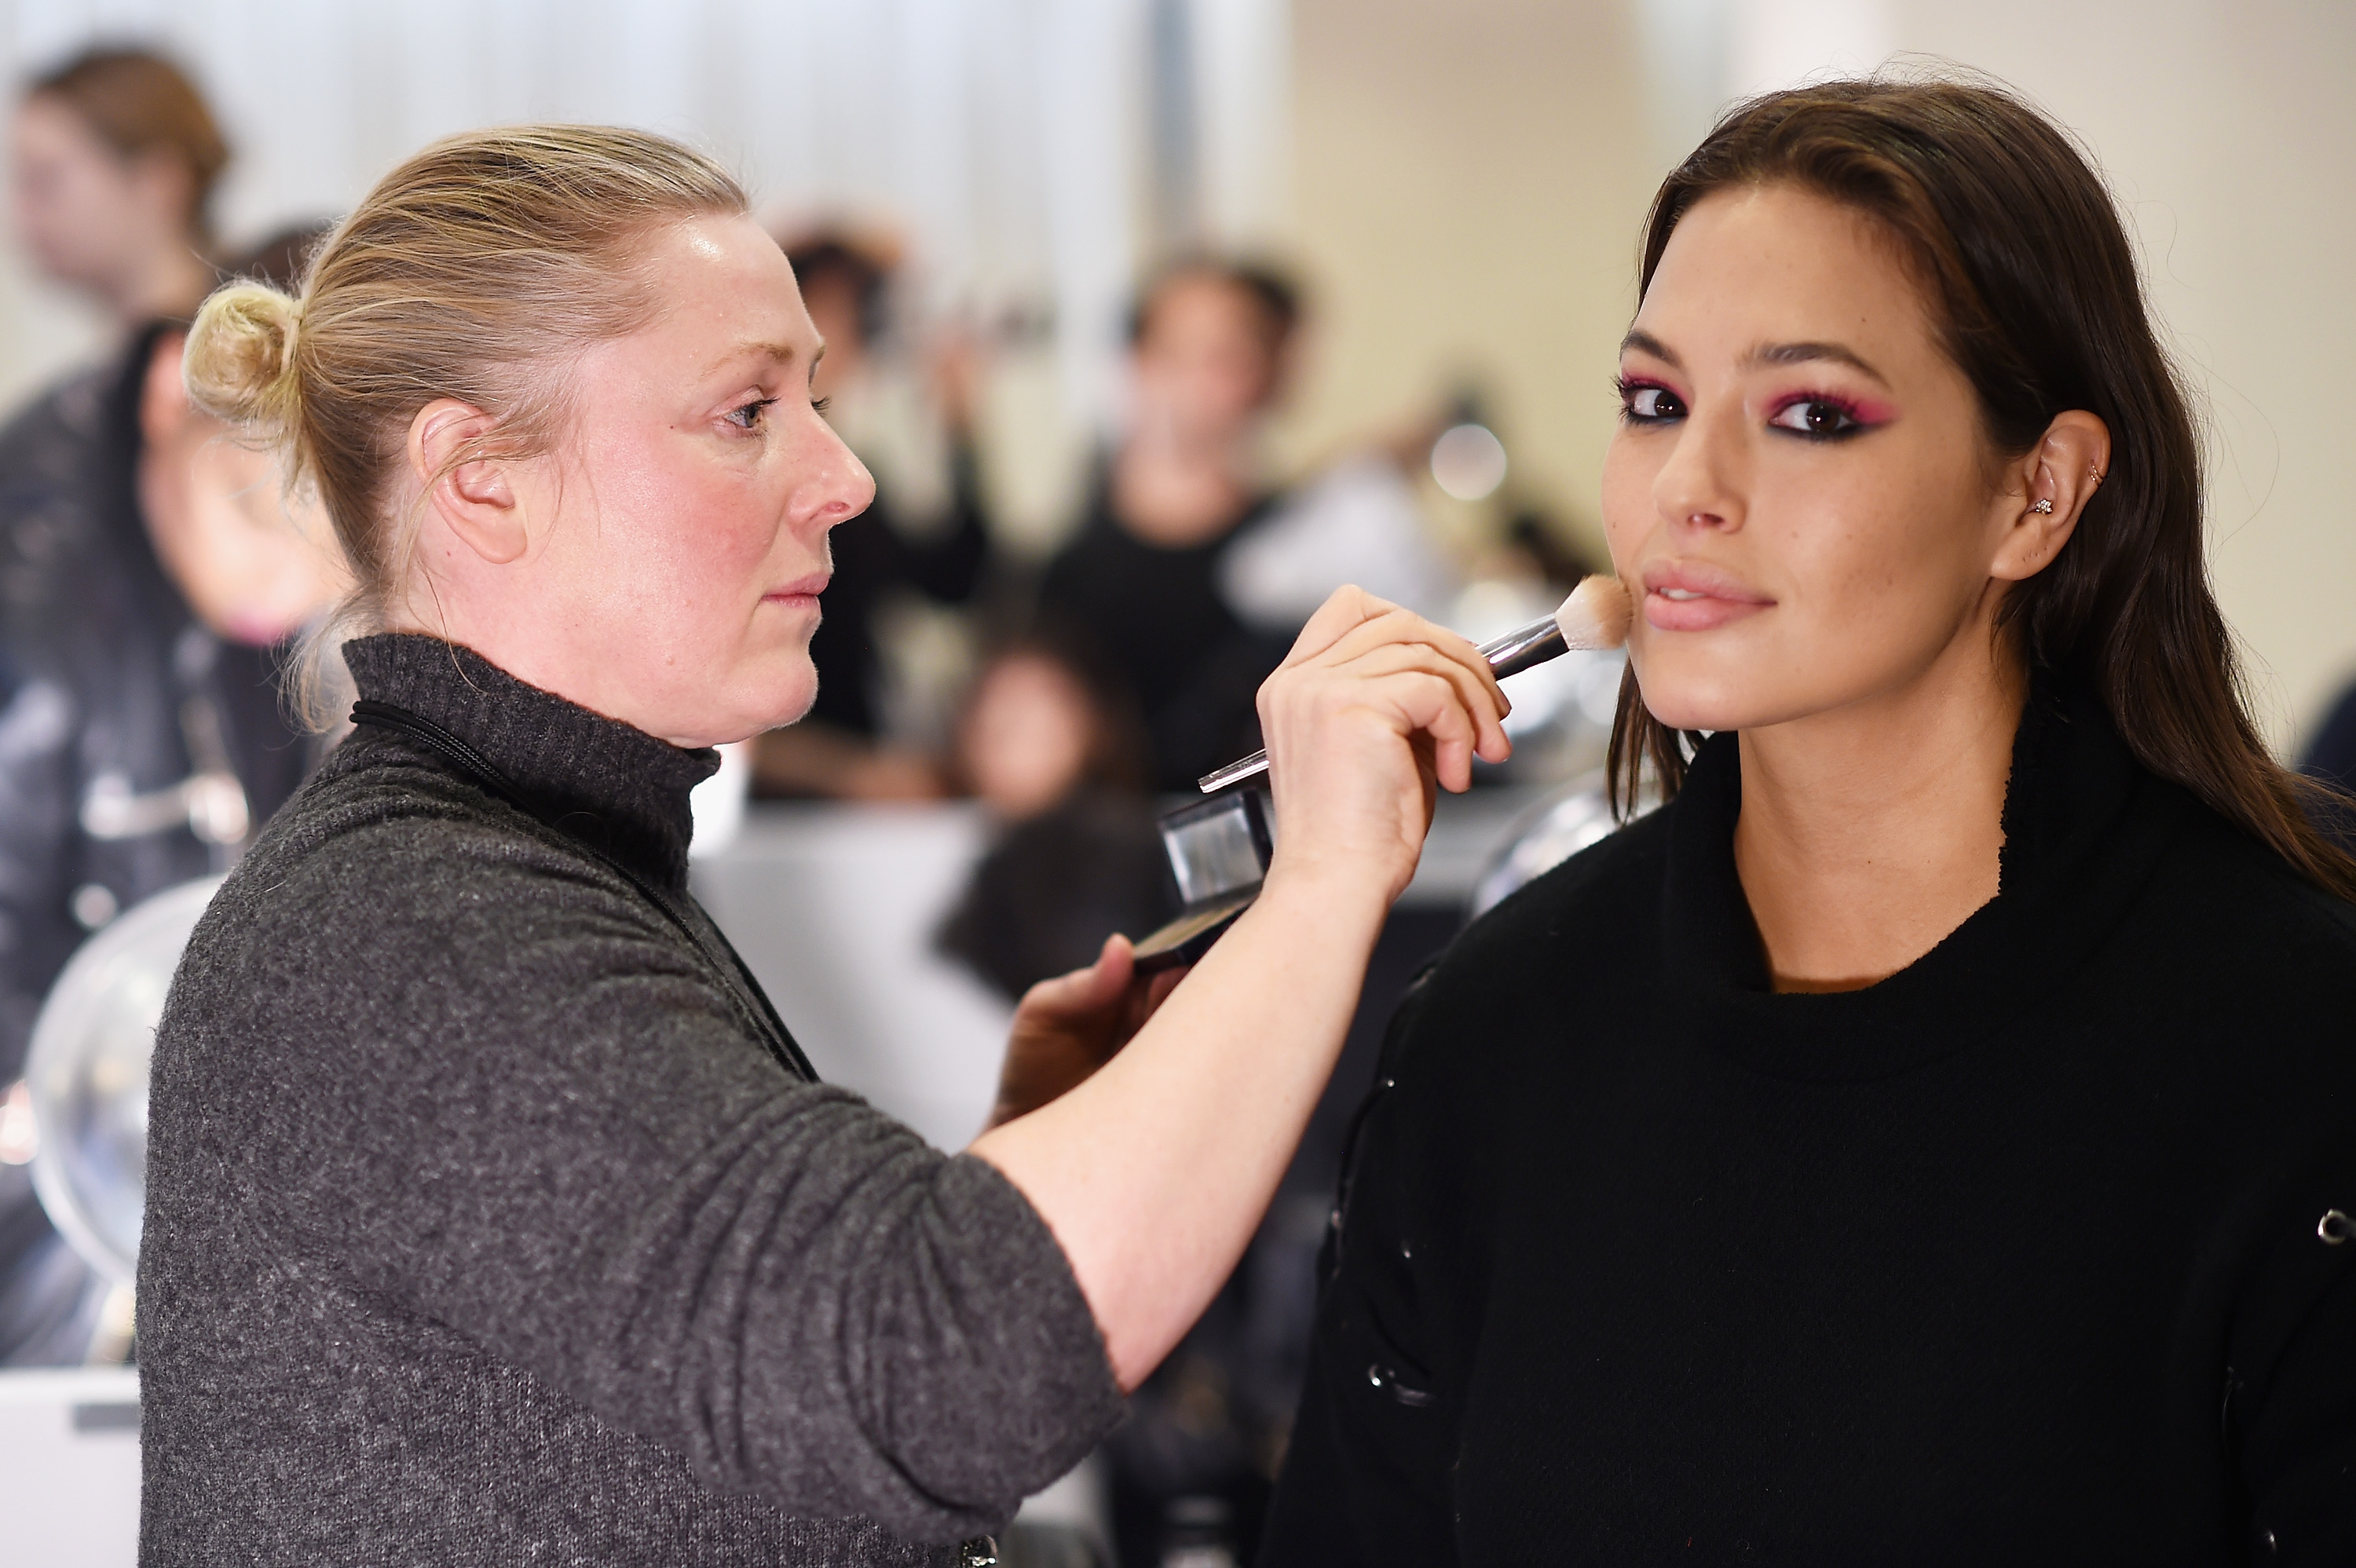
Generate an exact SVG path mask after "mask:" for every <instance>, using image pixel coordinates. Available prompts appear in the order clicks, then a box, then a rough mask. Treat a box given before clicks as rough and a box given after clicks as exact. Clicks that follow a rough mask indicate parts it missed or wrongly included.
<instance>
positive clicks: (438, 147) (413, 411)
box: [183, 125, 749, 726]
mask: <svg viewBox="0 0 2356 1568" xmlns="http://www.w3.org/2000/svg"><path fill="white" fill-rule="evenodd" d="M748 205H749V204H748V203H747V201H746V199H745V196H744V189H743V187H740V186H739V185H738V184H737V183H736V181H735V180H734V179H733V178H731V177H730V176H728V174H727V173H726V172H725V171H723V169H721V168H720V167H719V165H716V164H714V163H713V162H712V160H711V159H709V158H707V157H705V156H704V155H701V154H700V153H697V152H695V151H693V150H691V149H690V148H688V147H685V146H682V145H680V144H679V143H677V142H674V141H672V140H670V139H669V138H668V137H664V136H658V135H655V134H653V133H649V132H645V131H630V130H623V129H618V128H615V127H611V126H602V125H523V126H515V127H510V128H508V129H503V130H495V131H476V132H469V133H466V134H464V135H458V136H453V137H450V138H449V139H447V140H445V141H442V142H437V143H435V144H434V145H432V146H430V147H428V148H426V149H425V150H424V151H423V152H422V153H419V154H418V155H416V156H415V157H412V158H411V159H410V160H409V161H408V162H407V163H405V164H402V165H401V166H400V167H399V168H397V169H395V170H393V171H392V173H391V174H389V175H387V176H385V177H384V178H383V179H382V180H381V181H380V182H379V183H378V185H377V187H376V188H375V189H374V190H372V191H370V192H369V194H368V197H367V199H365V200H364V201H362V202H361V203H360V205H359V208H356V209H355V210H354V211H353V212H352V214H351V216H350V217H348V218H347V219H344V220H343V222H342V223H340V224H338V225H337V227H336V229H335V231H334V232H333V233H332V234H330V235H329V236H328V237H327V240H326V241H325V243H323V244H322V245H321V246H320V247H319V249H318V251H317V252H316V254H315V255H314V256H313V258H312V260H311V263H310V266H309V268H308V269H307V272H306V274H305V278H304V281H303V285H302V289H301V293H300V297H299V298H298V297H295V296H293V295H289V294H287V293H284V292H283V291H281V290H278V289H275V288H272V287H271V286H269V285H268V284H266V283H253V282H240V283H230V284H229V285H227V286H226V287H224V288H222V289H220V290H219V291H217V292H216V293H214V294H213V295H212V297H211V298H209V299H208V300H207V301H206V302H205V304H204V308H203V309H202V310H200V311H198V313H197V319H196V324H195V325H194V326H193V327H192V328H191V329H190V330H189V334H188V343H187V353H186V356H185V357H184V359H183V366H184V370H183V374H184V375H185V376H186V378H187V387H188V395H189V396H190V398H191V399H193V400H195V401H196V402H197V403H198V406H200V407H202V408H204V409H206V410H208V411H210V412H212V413H214V414H216V415H218V416H219V417H220V418H221V419H224V420H227V421H230V422H231V423H233V424H237V425H240V426H242V427H244V428H245V429H247V430H249V431H251V432H253V433H254V434H255V435H256V436H258V437H259V438H261V439H262V440H263V441H265V442H267V443H270V444H272V445H274V446H275V447H277V448H278V449H279V451H280V453H282V456H283V460H284V468H285V476H286V481H287V483H288V484H289V485H299V484H303V483H305V482H308V483H310V484H312V485H316V489H317V492H318V496H319V499H320V501H321V503H322V504H323V505H324V506H325V507H326V509H327V516H328V517H329V519H330V520H331V521H332V522H333V523H334V525H335V529H336V538H337V541H338V542H339V543H340V544H341V546H342V549H343V552H344V556H345V558H346V560H347V562H348V565H349V567H350V569H351V574H352V581H353V583H354V587H353V589H352V592H351V593H350V594H349V595H348V597H347V598H346V600H345V601H344V603H343V604H342V605H341V606H340V607H339V608H338V609H337V612H336V613H335V614H334V615H333V616H332V617H330V619H329V621H328V622H327V624H326V625H325V626H323V627H322V628H321V630H320V633H319V634H318V635H316V637H315V638H314V640H313V646H312V649H311V651H310V654H309V656H306V657H305V658H304V659H303V660H302V661H301V666H300V671H301V673H300V676H299V678H298V699H299V706H300V707H301V708H302V709H304V711H305V714H306V716H307V717H309V718H310V719H311V720H312V721H313V722H315V723H318V724H321V725H323V726H324V724H325V723H326V722H327V721H329V720H330V719H331V717H332V716H331V715H327V714H325V713H322V712H320V711H319V710H318V709H319V708H320V707H321V705H322V704H321V699H320V695H319V694H320V689H321V688H320V679H319V666H320V665H321V664H322V663H323V660H322V659H321V657H320V656H319V655H320V653H321V651H322V650H324V649H326V648H328V647H332V646H336V645H340V643H341V640H342V638H343V637H345V636H348V635H356V634H359V633H364V632H369V631H376V630H380V629H381V628H382V627H383V626H384V624H386V619H387V613H388V611H389V610H390V609H391V607H392V605H393V603H394V601H395V599H396V598H397V596H399V595H400V594H401V593H402V592H403V589H404V587H405V584H406V581H407V577H408V571H409V563H410V554H411V546H412V541H413V539H414V535H415V529H414V528H413V527H412V520H411V519H410V518H409V517H394V516H393V515H392V513H393V510H394V506H393V502H394V493H395V489H396V485H395V480H396V476H397V475H398V474H399V473H400V472H401V470H402V468H403V467H404V466H405V464H406V461H407V457H406V453H407V446H408V440H409V429H410V425H411V424H412V421H414V420H415V419H416V417H417V412H418V411H419V410H420V409H423V407H424V406H425V405H426V404H428V403H430V402H433V401H434V400H436V399H439V398H455V399H456V400H459V401H461V402H464V403H467V404H469V405H471V406H473V407H475V408H477V409H480V410H481V411H483V412H485V413H487V414H488V415H490V416H491V420H490V429H489V430H488V432H487V433H486V434H484V435H482V436H480V437H478V438H477V439H475V440H474V441H471V442H469V443H466V444H464V445H463V446H462V447H461V448H460V449H459V450H458V451H457V452H456V453H454V454H453V455H452V456H451V458H450V459H449V461H448V463H447V464H445V471H446V470H447V469H450V468H455V467H457V466H459V465H460V464H465V463H469V462H474V461H477V460H478V459H481V458H486V457H530V456H534V455H537V454H539V453H544V452H547V451H548V450H550V448H551V447H552V443H553V442H554V440H555V438H556V436H557V434H558V432H559V431H560V429H561V428H562V423H563V414H564V399H565V394H566V390H567V387H566V377H565V373H564V372H565V368H566V366H567V363H568V362H569V360H570V359H571V358H572V357H574V356H576V355H577V354H578V353H579V352H580V350H582V349H583V348H585V347H588V346H589V345H591V344H593V343H596V342H600V341H604V340H605V339H609V338H613V337H617V336H626V335H627V334H628V333H630V332H632V331H635V330H637V328H638V327H640V326H642V325H645V324H646V323H647V322H648V320H649V319H650V318H651V317H652V316H653V315H655V313H656V311H657V309H658V308H659V301H658V300H657V299H656V297H655V296H654V293H653V291H652V289H651V287H650V286H649V283H648V280H647V279H645V278H644V277H643V276H641V275H639V273H638V270H637V261H638V259H639V257H640V255H641V254H642V253H643V250H644V241H645V239H646V236H647V234H648V230H650V229H656V228H659V227H661V226H662V225H664V224H666V223H670V222H677V221H681V220H684V219H691V218H695V217H699V216H703V215H707V214H723V215H733V214H741V213H744V212H745V211H746V210H748Z"/></svg>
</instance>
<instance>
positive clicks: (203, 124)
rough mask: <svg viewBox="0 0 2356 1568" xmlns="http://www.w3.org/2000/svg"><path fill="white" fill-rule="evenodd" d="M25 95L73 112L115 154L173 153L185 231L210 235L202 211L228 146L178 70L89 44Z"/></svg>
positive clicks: (155, 58)
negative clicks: (182, 179) (184, 182)
mask: <svg viewBox="0 0 2356 1568" xmlns="http://www.w3.org/2000/svg"><path fill="white" fill-rule="evenodd" d="M25 96H26V97H27V98H28V99H32V98H53V99H55V100H57V101H59V103H62V104H63V105H65V106H66V107H67V108H68V109H70V110H72V111H73V112H74V113H75V114H76V115H77V116H78V117H80V120H81V123H83V124H85V125H87V126H89V127H90V129H91V133H93V134H94V135H96V136H97V137H98V139H99V140H100V141H102V142H103V143H105V144H107V145H108V146H109V147H111V148H112V149H113V150H114V153H115V155H117V156H118V157H123V158H139V157H145V156H147V155H151V154H155V153H162V154H165V155H168V156H171V157H175V158H177V159H178V160H179V161H180V163H181V165H183V166H184V167H186V168H187V171H188V213H187V224H188V232H190V233H191V234H194V235H196V236H198V238H200V239H209V238H210V235H211V228H210V224H209V219H208V217H207V209H208V208H209V204H210V202H211V199H212V193H213V185H214V183H215V182H216V181H218V180H219V179H220V173H221V170H223V169H225V168H227V167H228V166H229V144H228V143H227V142H225V141H223V140H222V139H221V133H220V126H219V125H217V124H215V123H213V112H212V111H211V110H210V109H209V108H207V107H206V106H205V100H204V95H203V94H202V93H200V92H198V91H197V88H196V84H195V83H194V82H192V81H190V80H188V79H187V75H186V74H185V73H183V72H182V71H181V69H180V68H179V67H177V66H176V65H174V64H173V63H172V62H171V61H170V60H167V59H164V58H163V57H162V56H160V55H154V54H150V53H148V52H147V51H146V50H145V49H123V48H101V49H91V50H90V51H89V52H88V53H86V54H81V55H77V56H75V57H74V58H73V59H70V60H68V61H67V62H66V63H65V64H64V65H61V66H59V68H58V69H55V70H53V71H51V72H49V73H48V75H47V76H43V77H41V78H39V79H37V80H35V81H34V82H33V84H32V85H31V86H30V87H28V88H27V89H26V91H25Z"/></svg>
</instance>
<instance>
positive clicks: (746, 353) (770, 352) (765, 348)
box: [712, 343, 826, 370]
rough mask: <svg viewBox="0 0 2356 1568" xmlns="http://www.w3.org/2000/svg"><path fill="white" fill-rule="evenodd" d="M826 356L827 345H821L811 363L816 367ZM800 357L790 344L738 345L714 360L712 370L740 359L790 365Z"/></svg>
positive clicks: (811, 358)
mask: <svg viewBox="0 0 2356 1568" xmlns="http://www.w3.org/2000/svg"><path fill="white" fill-rule="evenodd" d="M825 354H826V345H825V344H824V343H820V344H819V347H818V352H817V353H815V354H813V355H811V356H810V363H812V364H813V365H815V364H816V363H818V361H819V359H820V358H822V357H825ZM799 357H801V355H800V352H799V351H798V349H796V348H795V347H794V346H793V345H792V344H790V343H738V344H734V345H733V346H731V347H730V348H729V350H728V352H726V353H725V354H723V355H721V356H720V357H718V358H716V359H714V360H713V361H712V368H713V369H715V370H717V369H718V368H721V367H722V366H723V365H733V364H734V363H736V361H738V360H740V359H773V360H775V361H776V362H777V363H778V364H780V365H790V364H792V363H793V362H794V361H795V360H796V359H798V358H799Z"/></svg>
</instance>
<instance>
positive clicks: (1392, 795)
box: [1259, 588, 1513, 906]
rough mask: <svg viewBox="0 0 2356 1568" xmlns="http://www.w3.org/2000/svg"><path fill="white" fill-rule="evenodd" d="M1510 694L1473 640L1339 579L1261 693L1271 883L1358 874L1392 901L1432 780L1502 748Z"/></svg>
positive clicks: (1496, 756) (1466, 771) (1417, 843)
mask: <svg viewBox="0 0 2356 1568" xmlns="http://www.w3.org/2000/svg"><path fill="white" fill-rule="evenodd" d="M1511 708H1512V704H1510V703H1509V702H1507V701H1506V700H1505V693H1504V692H1503V691H1501V690H1499V689H1498V688H1497V679H1496V677H1495V676H1494V675H1493V674H1491V673H1490V670H1489V665H1488V661H1487V660H1485V659H1483V657H1482V656H1481V654H1480V650H1479V649H1477V648H1475V647H1474V646H1473V645H1472V644H1471V643H1469V642H1467V641H1466V640H1465V639H1463V638H1462V637H1460V636H1458V635H1456V634H1455V633H1453V632H1451V631H1448V630H1447V629H1445V628H1444V627H1441V626H1437V625H1434V624H1432V623H1431V622H1430V621H1427V620H1425V619H1424V618H1423V617H1422V616H1420V615H1417V614H1414V613H1410V612H1408V611H1406V610H1402V609H1400V608H1399V607H1398V605H1396V604H1390V603H1385V602H1384V601H1382V600H1380V599H1377V598H1376V597H1375V596H1374V595H1373V594H1371V593H1368V592H1365V590H1363V589H1358V588H1344V589H1340V590H1337V591H1336V592H1334V594H1333V597H1332V598H1330V599H1328V600H1326V601H1325V603H1324V604H1323V606H1321V607H1320V608H1319V609H1318V612H1317V613H1316V614H1315V615H1313V616H1312V617H1311V618H1310V621H1309V624H1308V625H1307V626H1305V627H1304V628H1302V630H1301V636H1300V638H1299V640H1298V641H1296V642H1295V643H1294V644H1293V645H1292V652H1291V653H1290V654H1289V655H1288V656H1286V657H1285V661H1284V663H1283V664H1282V665H1281V666H1280V667H1278V669H1277V672H1276V673H1275V674H1274V675H1272V676H1270V677H1269V678H1268V681H1267V684H1265V685H1263V686H1262V687H1261V688H1260V690H1259V718H1260V729H1261V731H1262V732H1263V733H1264V734H1265V735H1266V737H1267V740H1268V752H1269V759H1270V763H1269V784H1270V785H1271V786H1272V788H1273V790H1274V793H1275V795H1276V816H1277V835H1276V860H1275V864H1274V865H1273V866H1272V867H1271V868H1270V869H1269V881H1270V882H1271V883H1274V882H1276V881H1278V880H1280V879H1281V880H1294V879H1299V878H1302V877H1311V878H1315V879H1318V880H1324V879H1327V878H1333V877H1339V878H1343V879H1345V880H1346V879H1364V880H1369V881H1371V882H1372V883H1374V884H1375V885H1376V887H1377V888H1378V889H1379V890H1380V891H1381V892H1382V895H1383V900H1384V903H1385V905H1386V906H1387V904H1388V902H1389V901H1390V900H1392V899H1395V898H1397V897H1398V895H1399V893H1400V892H1401V891H1404V890H1405V889H1406V887H1407V884H1408V880H1409V879H1410V878H1412V877H1413V876H1414V875H1415V865H1416V860H1417V858H1418V857H1419V855H1420V854H1421V853H1422V851H1423V836H1424V833H1425V830H1426V829H1428V828H1429V827H1430V826H1431V805H1432V798H1433V797H1432V787H1433V784H1435V782H1436V783H1438V784H1442V785H1445V786H1446V787H1447V788H1448V789H1450V790H1451V791H1461V790H1463V789H1466V788H1468V787H1470V785H1471V784H1472V759H1473V758H1474V757H1476V756H1478V757H1480V758H1481V759H1482V760H1483V761H1484V762H1492V763H1501V762H1504V761H1505V758H1506V757H1508V756H1510V755H1511V754H1512V752H1513V743H1512V742H1511V741H1507V740H1506V739H1505V727H1504V724H1503V722H1502V721H1503V720H1504V718H1505V714H1506V713H1507V712H1508V711H1509V710H1510V709H1511Z"/></svg>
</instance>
